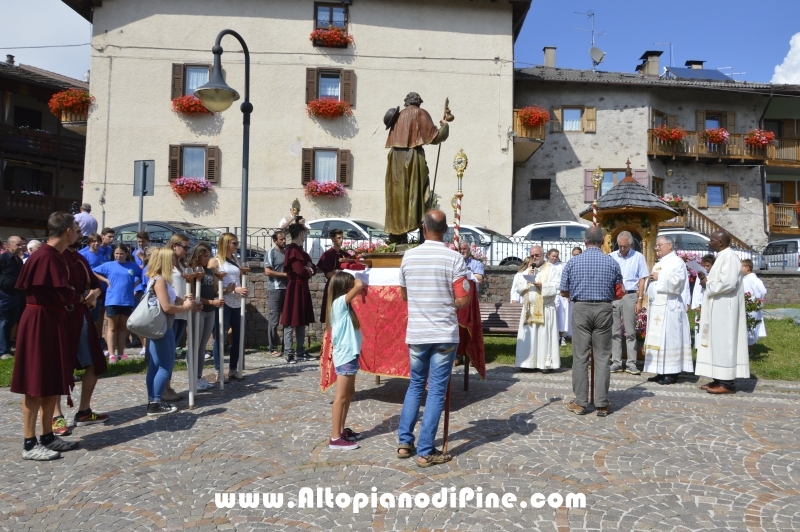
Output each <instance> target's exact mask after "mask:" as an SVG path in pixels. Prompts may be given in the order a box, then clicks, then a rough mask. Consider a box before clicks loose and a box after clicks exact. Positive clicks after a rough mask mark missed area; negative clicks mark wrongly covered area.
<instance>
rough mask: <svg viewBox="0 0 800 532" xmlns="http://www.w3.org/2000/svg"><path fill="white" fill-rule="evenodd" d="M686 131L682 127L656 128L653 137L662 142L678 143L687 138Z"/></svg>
mask: <svg viewBox="0 0 800 532" xmlns="http://www.w3.org/2000/svg"><path fill="white" fill-rule="evenodd" d="M686 135H687V133H686V130H685V129H683V128H682V127H680V126H675V127H669V126H656V128H655V129H654V130H653V136H654V137H655V138H657V139H658V140H660V141H661V142H670V143H678V142H680V141H682V140H683V139H685V138H686Z"/></svg>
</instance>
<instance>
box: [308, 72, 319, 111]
mask: <svg viewBox="0 0 800 532" xmlns="http://www.w3.org/2000/svg"><path fill="white" fill-rule="evenodd" d="M316 99H317V69H316V68H307V69H306V103H308V102H310V101H312V100H316Z"/></svg>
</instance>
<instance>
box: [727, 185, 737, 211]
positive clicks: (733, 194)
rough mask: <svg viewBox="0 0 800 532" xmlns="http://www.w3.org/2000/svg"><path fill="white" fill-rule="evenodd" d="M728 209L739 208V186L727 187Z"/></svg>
mask: <svg viewBox="0 0 800 532" xmlns="http://www.w3.org/2000/svg"><path fill="white" fill-rule="evenodd" d="M728 208H729V209H738V208H739V185H728Z"/></svg>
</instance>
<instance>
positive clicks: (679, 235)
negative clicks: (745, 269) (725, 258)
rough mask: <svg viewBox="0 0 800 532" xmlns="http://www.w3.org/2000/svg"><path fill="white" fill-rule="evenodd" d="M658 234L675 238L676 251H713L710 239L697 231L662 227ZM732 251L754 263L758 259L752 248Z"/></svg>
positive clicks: (704, 252)
mask: <svg viewBox="0 0 800 532" xmlns="http://www.w3.org/2000/svg"><path fill="white" fill-rule="evenodd" d="M658 236H670V237H672V239H673V240H675V250H676V251H689V252H692V253H698V254H700V255H706V254H708V253H714V252H713V251H711V248H710V247H709V245H708V243H709V242H710V241H711V239H710V238H709V237H708V236H706V235H704V234H703V233H698V232H697V231H689V230H686V229H662V230H660V231H659V232H658ZM734 251H736V254H737V255H738V256H739V259H740V260H744V259H750V260H752V261H753V264H754V265H755V264H757V263H758V261H759V256H758V253H754V252H753V250H752V249H741V248H734Z"/></svg>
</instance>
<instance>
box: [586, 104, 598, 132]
mask: <svg viewBox="0 0 800 532" xmlns="http://www.w3.org/2000/svg"><path fill="white" fill-rule="evenodd" d="M583 119H584V123H583V132H584V133H597V107H584V109H583Z"/></svg>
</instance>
